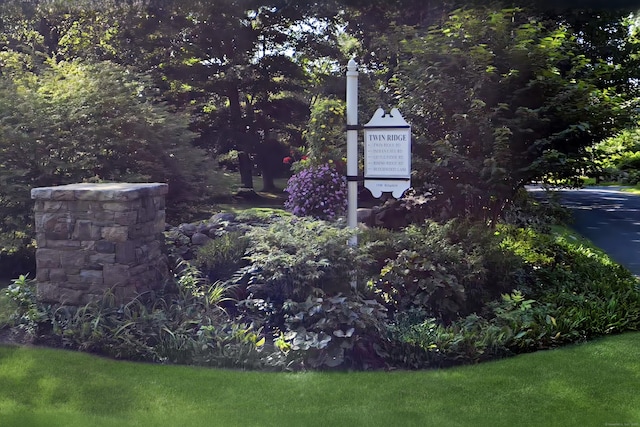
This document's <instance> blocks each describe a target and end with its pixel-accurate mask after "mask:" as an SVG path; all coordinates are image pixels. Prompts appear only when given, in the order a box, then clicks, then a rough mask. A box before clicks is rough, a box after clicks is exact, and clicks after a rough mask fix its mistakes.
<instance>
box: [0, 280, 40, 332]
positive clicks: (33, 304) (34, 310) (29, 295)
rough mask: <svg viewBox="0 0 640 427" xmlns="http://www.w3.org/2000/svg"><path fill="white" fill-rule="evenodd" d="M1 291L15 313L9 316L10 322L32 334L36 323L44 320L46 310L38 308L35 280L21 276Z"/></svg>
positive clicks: (36, 325)
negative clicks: (9, 301)
mask: <svg viewBox="0 0 640 427" xmlns="http://www.w3.org/2000/svg"><path fill="white" fill-rule="evenodd" d="M3 291H4V294H5V295H6V296H7V298H9V299H10V300H11V301H12V302H13V306H14V307H15V311H14V312H13V313H12V314H11V315H10V318H9V320H10V322H11V323H13V324H14V325H19V326H20V327H23V328H25V329H26V330H27V332H29V333H30V334H34V333H35V332H36V329H37V327H38V323H39V322H41V321H42V320H44V319H45V318H46V310H45V309H44V308H43V307H41V306H40V304H39V303H38V301H37V298H36V282H35V280H32V279H29V278H28V277H27V275H24V274H21V275H20V277H18V278H17V279H13V280H12V281H11V284H10V285H9V286H8V287H7V288H6V289H4V290H3Z"/></svg>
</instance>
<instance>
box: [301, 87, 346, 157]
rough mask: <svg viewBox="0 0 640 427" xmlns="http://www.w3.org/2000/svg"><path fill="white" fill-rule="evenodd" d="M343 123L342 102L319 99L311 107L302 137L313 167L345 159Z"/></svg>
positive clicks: (343, 110) (343, 105) (343, 104)
mask: <svg viewBox="0 0 640 427" xmlns="http://www.w3.org/2000/svg"><path fill="white" fill-rule="evenodd" d="M345 123H346V118H345V103H344V101H341V100H338V99H334V98H325V97H319V98H317V99H316V100H315V102H314V103H313V104H312V105H311V116H310V118H309V124H308V126H307V130H306V131H305V133H304V137H305V139H306V142H307V148H308V152H309V157H310V158H311V161H312V164H313V165H321V164H324V163H328V162H329V161H336V160H342V159H343V158H346V157H347V148H346V139H345V135H344V124H345Z"/></svg>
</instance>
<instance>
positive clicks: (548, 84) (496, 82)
mask: <svg viewBox="0 0 640 427" xmlns="http://www.w3.org/2000/svg"><path fill="white" fill-rule="evenodd" d="M536 16H537V14H536V13H533V12H531V11H527V10H525V9H520V8H513V9H500V10H496V9H493V8H491V7H476V8H467V9H458V10H456V11H454V12H452V13H450V14H449V15H448V16H447V18H446V20H444V21H443V22H442V23H441V24H438V25H434V26H431V27H430V28H429V29H425V28H421V27H412V26H397V27H395V29H394V31H393V32H392V33H391V34H390V35H388V36H387V37H386V38H384V39H380V40H379V43H381V44H382V45H383V46H382V47H381V48H380V49H381V50H384V49H386V50H391V48H392V47H393V48H396V49H397V51H398V54H397V60H396V63H397V66H394V65H393V64H391V65H388V66H387V67H386V69H385V70H384V72H381V73H379V74H378V76H379V78H380V84H379V85H380V86H381V87H383V88H385V90H386V93H387V94H392V96H393V97H394V98H395V103H397V105H399V107H400V109H401V111H402V112H403V115H404V116H405V118H407V120H408V121H409V122H410V123H412V125H413V135H414V168H415V171H414V184H415V185H417V186H418V187H419V188H420V190H421V191H423V192H428V193H430V194H432V195H433V197H435V200H434V201H433V202H432V206H433V207H434V208H436V209H435V210H436V211H438V212H439V213H440V214H442V213H444V214H445V215H446V216H461V215H462V216H465V215H467V216H471V217H475V218H479V219H484V220H486V221H493V220H495V219H496V218H497V217H498V216H499V215H500V214H501V212H502V211H503V209H504V208H505V207H506V206H508V205H509V203H510V202H511V201H512V200H513V196H514V195H515V193H516V191H517V190H518V189H519V188H520V187H522V186H523V185H524V184H526V183H528V182H531V181H532V180H547V181H552V182H555V183H558V182H565V183H573V182H574V181H575V180H576V178H577V177H578V176H579V174H580V172H581V171H582V170H583V169H584V168H585V166H587V165H588V163H589V161H590V155H589V153H588V150H587V147H590V146H591V145H593V144H594V143H595V142H598V141H600V140H602V139H603V138H604V137H606V136H608V135H611V134H613V133H615V132H616V131H617V130H618V129H620V128H623V127H624V126H626V125H627V124H628V123H629V120H630V119H631V118H632V117H633V116H634V114H635V110H634V108H633V105H634V102H635V100H634V97H633V96H634V94H633V93H629V92H625V91H623V90H621V88H622V86H621V85H618V84H616V82H617V81H616V79H615V78H614V77H615V75H616V68H617V67H619V64H615V63H607V62H606V61H605V60H604V59H603V60H601V61H596V60H594V59H592V58H589V57H588V56H587V55H585V53H584V44H581V40H579V38H578V37H577V36H576V35H575V34H574V33H573V32H572V30H571V28H570V27H569V26H568V25H566V24H564V23H562V22H559V21H552V20H546V21H541V20H538V19H537V18H536ZM634 46H635V48H636V49H637V45H634Z"/></svg>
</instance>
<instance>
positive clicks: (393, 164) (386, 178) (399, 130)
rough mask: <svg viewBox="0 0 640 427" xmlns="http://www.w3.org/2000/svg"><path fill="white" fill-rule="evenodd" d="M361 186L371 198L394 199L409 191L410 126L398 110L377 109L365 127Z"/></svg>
mask: <svg viewBox="0 0 640 427" xmlns="http://www.w3.org/2000/svg"><path fill="white" fill-rule="evenodd" d="M364 186H365V187H366V188H368V189H369V191H371V194H372V195H373V197H376V198H379V197H381V196H382V193H384V192H391V193H392V194H393V197H395V198H396V199H398V198H400V197H402V194H403V193H404V192H405V191H407V190H408V189H409V187H411V126H410V125H409V123H407V122H406V121H405V120H404V118H402V115H400V111H398V109H397V108H394V109H392V110H391V113H390V114H385V112H384V110H383V109H382V108H378V110H376V112H375V113H374V114H373V117H372V118H371V120H369V123H367V124H366V125H364Z"/></svg>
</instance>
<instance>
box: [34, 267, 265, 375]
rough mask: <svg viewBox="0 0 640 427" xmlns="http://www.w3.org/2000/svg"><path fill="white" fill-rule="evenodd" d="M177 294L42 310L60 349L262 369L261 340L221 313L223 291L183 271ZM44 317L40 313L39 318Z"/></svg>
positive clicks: (192, 270) (193, 272)
mask: <svg viewBox="0 0 640 427" xmlns="http://www.w3.org/2000/svg"><path fill="white" fill-rule="evenodd" d="M176 285H177V292H176V293H167V294H162V295H140V296H139V297H138V298H136V299H134V300H132V301H130V302H128V303H126V304H124V305H120V304H116V303H115V298H114V295H113V294H112V293H111V292H109V291H107V292H105V294H104V296H103V298H102V299H101V300H99V301H95V302H91V303H88V304H87V305H85V306H83V307H80V308H77V309H76V308H73V307H65V306H61V307H58V308H57V309H56V310H54V311H53V312H50V311H47V310H44V311H43V310H42V309H41V308H40V307H39V306H38V305H37V304H36V305H35V307H38V310H39V311H38V313H40V315H39V317H38V319H37V323H38V324H39V325H40V326H43V325H47V324H50V326H51V328H52V334H53V336H54V337H56V336H57V337H58V340H59V342H60V345H62V346H64V347H69V348H73V349H78V350H82V351H89V352H95V353H98V354H103V355H107V356H110V357H115V358H123V359H129V360H141V361H150V362H161V363H180V364H195V365H206V366H216V367H240V368H256V367H264V366H265V363H266V362H264V361H263V359H265V357H264V354H263V352H262V350H263V346H264V338H263V337H262V336H261V335H260V331H259V330H256V329H254V328H253V327H252V325H249V324H243V323H237V322H234V321H233V320H232V319H231V318H230V317H229V316H228V315H227V313H226V312H225V311H224V310H223V309H222V308H221V305H220V304H221V303H222V302H223V301H224V300H225V298H226V296H225V293H226V290H225V288H224V287H223V286H222V285H221V284H220V283H219V282H218V283H215V284H213V285H211V284H209V283H208V282H207V281H206V280H203V279H202V278H201V275H200V273H199V272H198V271H197V270H196V269H195V268H193V267H189V266H187V267H186V268H184V269H183V270H182V273H181V274H180V276H179V277H178V278H177V283H176ZM42 313H44V314H42Z"/></svg>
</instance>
